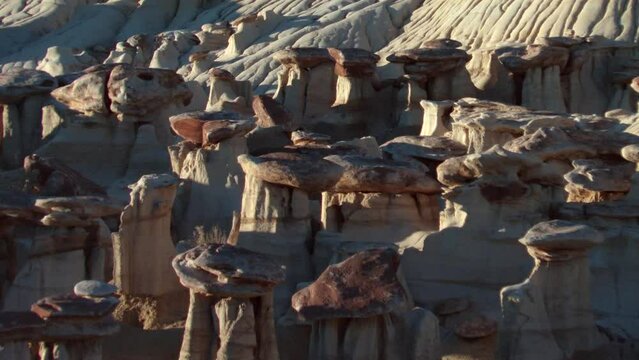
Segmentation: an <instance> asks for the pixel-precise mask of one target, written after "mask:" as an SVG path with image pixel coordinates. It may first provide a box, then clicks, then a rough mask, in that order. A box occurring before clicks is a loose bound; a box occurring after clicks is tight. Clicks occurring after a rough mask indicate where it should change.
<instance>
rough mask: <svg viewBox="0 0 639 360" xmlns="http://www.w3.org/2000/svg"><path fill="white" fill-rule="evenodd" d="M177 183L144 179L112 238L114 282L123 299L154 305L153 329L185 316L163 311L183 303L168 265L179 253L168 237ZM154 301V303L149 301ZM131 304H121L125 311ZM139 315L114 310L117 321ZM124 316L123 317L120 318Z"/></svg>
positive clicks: (151, 177) (152, 177)
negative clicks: (140, 300)
mask: <svg viewBox="0 0 639 360" xmlns="http://www.w3.org/2000/svg"><path fill="white" fill-rule="evenodd" d="M176 189H177V179H176V178H175V177H173V176H172V175H169V174H160V175H156V174H153V175H145V176H143V177H142V178H140V180H139V181H138V182H137V183H136V184H134V185H133V186H132V191H131V201H130V202H129V204H128V205H127V207H125V208H124V211H123V212H122V215H121V218H120V230H119V231H118V232H117V233H114V235H113V260H114V265H113V280H114V283H115V285H116V286H117V287H118V288H120V290H121V291H122V293H123V294H124V295H125V297H126V298H137V299H142V300H146V301H147V302H152V304H155V307H156V308H155V309H154V312H155V321H156V323H154V324H148V323H144V326H145V327H151V326H157V325H158V324H162V323H171V322H173V321H176V320H177V319H179V318H180V316H182V315H184V313H183V312H181V311H180V310H183V309H179V308H175V307H174V306H171V307H169V306H166V305H167V304H175V303H176V302H177V303H180V301H184V300H185V296H184V295H185V294H184V291H183V289H182V287H181V286H180V284H179V283H178V282H177V280H176V279H175V278H174V277H173V274H172V269H171V266H170V262H171V259H173V258H174V257H175V256H176V255H177V250H176V249H175V245H174V242H173V239H172V237H171V208H172V206H173V201H174V199H175V192H176ZM151 300H152V301H151ZM128 302H129V301H125V302H123V304H122V305H121V307H126V306H127V303H128ZM135 311H139V309H135V308H133V309H128V308H121V309H118V311H117V313H118V314H119V315H118V316H119V317H120V319H121V320H126V319H127V318H129V317H131V318H133V319H135V320H137V318H139V315H138V316H135V315H129V314H128V313H129V312H135ZM122 314H123V315H122Z"/></svg>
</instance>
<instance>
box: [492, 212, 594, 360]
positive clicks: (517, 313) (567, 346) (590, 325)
mask: <svg viewBox="0 0 639 360" xmlns="http://www.w3.org/2000/svg"><path fill="white" fill-rule="evenodd" d="M520 242H521V243H522V244H523V245H525V246H526V248H527V249H528V253H529V254H530V255H531V256H532V257H533V258H534V259H535V267H534V269H533V270H532V272H531V274H530V275H529V276H528V279H527V280H526V281H525V282H523V283H521V284H518V285H512V286H508V287H505V288H503V289H502V290H501V305H502V314H503V317H502V324H501V326H500V338H499V339H500V340H499V352H500V354H499V358H500V359H514V358H517V359H537V358H539V356H543V357H544V358H545V359H565V358H570V357H572V356H573V354H575V353H576V352H578V351H582V352H587V351H592V350H595V349H597V348H598V347H600V346H602V345H604V344H605V340H604V337H603V336H602V334H600V333H599V331H598V329H597V326H596V325H595V318H594V314H593V311H592V306H591V303H590V270H589V268H588V257H587V251H588V249H590V248H591V247H593V246H595V245H598V244H601V243H602V242H603V237H602V236H601V234H600V233H599V232H597V231H596V230H595V229H593V228H591V227H589V226H586V225H577V224H574V223H571V222H568V221H563V220H552V221H547V222H542V223H539V224H537V225H535V226H533V227H532V228H531V229H530V230H529V231H528V232H527V233H526V235H525V236H524V237H523V238H521V239H520ZM582 354H584V353H582Z"/></svg>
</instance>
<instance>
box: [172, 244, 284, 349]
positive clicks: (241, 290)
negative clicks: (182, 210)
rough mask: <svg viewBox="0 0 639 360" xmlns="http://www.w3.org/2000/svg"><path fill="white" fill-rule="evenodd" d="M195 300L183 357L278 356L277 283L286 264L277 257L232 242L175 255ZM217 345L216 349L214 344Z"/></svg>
mask: <svg viewBox="0 0 639 360" xmlns="http://www.w3.org/2000/svg"><path fill="white" fill-rule="evenodd" d="M173 268H174V270H175V272H176V274H177V275H178V277H179V279H180V282H181V283H182V285H183V286H185V287H187V288H189V289H190V294H191V300H190V305H189V311H188V317H187V319H186V327H185V330H184V331H185V332H184V338H183V340H182V348H181V350H180V359H181V360H182V359H202V360H204V359H210V358H211V354H212V352H214V351H217V358H218V359H228V358H239V359H254V358H259V359H266V360H276V359H278V358H279V355H278V349H277V342H276V340H275V331H274V330H275V329H274V324H273V287H275V285H277V284H278V283H279V282H281V281H282V280H283V279H284V270H283V269H282V267H281V266H280V265H279V264H277V263H276V262H275V261H274V260H273V259H271V258H269V257H267V256H265V255H261V254H258V253H254V252H252V251H248V250H243V249H240V248H236V247H234V246H231V245H206V246H199V247H196V248H193V249H191V250H189V251H187V252H185V253H182V254H180V255H178V256H177V257H176V258H175V259H174V260H173ZM216 348H217V350H216Z"/></svg>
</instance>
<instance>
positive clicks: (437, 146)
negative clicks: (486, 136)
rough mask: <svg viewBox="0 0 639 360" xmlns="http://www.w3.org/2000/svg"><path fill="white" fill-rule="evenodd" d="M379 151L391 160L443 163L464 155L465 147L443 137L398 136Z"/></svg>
mask: <svg viewBox="0 0 639 360" xmlns="http://www.w3.org/2000/svg"><path fill="white" fill-rule="evenodd" d="M381 149H382V151H383V152H384V153H387V154H390V155H392V156H393V158H397V159H398V160H400V159H401V158H402V157H411V158H416V159H424V160H434V161H444V160H446V159H449V158H452V157H456V156H461V155H465V154H466V147H465V146H464V145H463V144H461V143H459V142H457V141H455V140H452V139H450V138H448V137H443V136H400V137H397V138H394V139H393V140H390V141H388V142H386V143H385V144H383V145H382V146H381Z"/></svg>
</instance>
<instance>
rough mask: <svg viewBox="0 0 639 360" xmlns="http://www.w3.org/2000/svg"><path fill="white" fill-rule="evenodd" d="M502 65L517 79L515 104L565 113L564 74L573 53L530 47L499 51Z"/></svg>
mask: <svg viewBox="0 0 639 360" xmlns="http://www.w3.org/2000/svg"><path fill="white" fill-rule="evenodd" d="M495 53H496V54H497V57H498V59H499V62H501V64H502V65H503V66H504V67H505V68H506V69H507V70H508V71H509V72H511V73H512V74H513V75H514V77H513V81H514V88H515V93H514V96H515V104H520V105H523V106H525V107H528V108H531V109H534V110H551V111H557V112H565V111H566V104H565V103H564V95H563V93H562V86H561V75H560V73H561V71H562V69H564V68H565V67H566V65H567V64H568V59H569V56H570V51H568V49H566V48H564V47H559V46H546V45H527V46H524V45H522V46H519V47H504V48H499V49H496V50H495Z"/></svg>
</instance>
